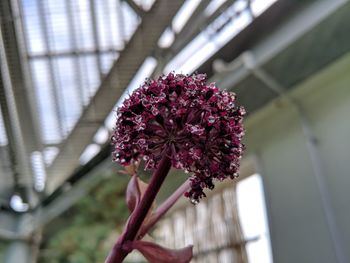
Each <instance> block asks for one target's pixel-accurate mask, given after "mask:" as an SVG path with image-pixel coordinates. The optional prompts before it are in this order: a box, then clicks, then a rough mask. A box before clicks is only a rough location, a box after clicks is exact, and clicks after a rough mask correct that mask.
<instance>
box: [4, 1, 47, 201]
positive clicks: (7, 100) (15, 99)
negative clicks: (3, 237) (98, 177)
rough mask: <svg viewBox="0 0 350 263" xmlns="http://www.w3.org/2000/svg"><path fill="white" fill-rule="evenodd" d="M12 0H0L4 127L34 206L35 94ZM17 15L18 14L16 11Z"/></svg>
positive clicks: (20, 186)
mask: <svg viewBox="0 0 350 263" xmlns="http://www.w3.org/2000/svg"><path fill="white" fill-rule="evenodd" d="M14 8H15V7H14V6H11V4H10V2H7V1H1V2H0V16H1V19H0V23H1V24H0V62H1V71H0V93H1V98H2V99H3V101H2V102H1V108H2V113H3V117H4V122H5V129H6V133H7V137H8V141H9V155H10V162H11V165H12V170H13V174H14V179H15V183H16V188H17V191H19V192H20V194H21V197H22V199H24V200H25V202H28V203H29V206H31V207H33V206H35V205H36V203H37V198H36V195H35V193H34V190H33V187H34V183H33V174H32V169H31V162H30V158H29V156H30V153H31V152H32V151H34V150H38V149H40V144H39V142H38V140H37V139H38V137H37V136H38V135H37V129H36V128H37V127H35V126H34V125H35V124H36V120H35V114H34V112H33V106H34V105H33V101H32V99H33V97H32V95H33V94H29V93H30V92H31V89H30V86H29V85H27V84H28V82H27V81H28V80H27V79H25V78H26V76H25V74H24V73H25V72H26V71H25V69H24V67H25V63H26V61H23V60H22V56H21V52H20V51H19V49H20V47H21V45H20V42H18V39H17V35H16V29H15V27H16V26H15V21H14V18H16V19H17V18H18V17H17V16H15V15H16V13H15V12H16V9H14ZM17 15H18V14H17Z"/></svg>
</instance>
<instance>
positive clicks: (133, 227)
mask: <svg viewBox="0 0 350 263" xmlns="http://www.w3.org/2000/svg"><path fill="white" fill-rule="evenodd" d="M169 156H170V152H169V151H167V152H166V153H164V155H163V158H162V160H161V161H160V163H159V165H158V168H157V170H156V171H155V172H154V174H153V175H152V178H151V180H150V182H149V185H148V187H147V189H146V191H145V194H144V196H143V197H142V199H141V201H140V203H139V204H138V205H137V206H136V208H135V210H134V212H133V213H132V214H131V216H130V219H129V221H128V223H127V226H126V230H125V232H124V233H123V235H122V236H121V237H120V238H119V239H118V241H117V243H116V244H115V245H114V246H113V248H112V251H111V253H110V254H109V256H108V258H107V259H106V261H105V263H121V262H122V261H123V260H124V258H125V257H126V256H127V255H128V254H129V252H130V251H129V250H127V249H126V248H125V244H126V243H127V242H128V241H133V240H135V238H136V235H137V233H138V231H139V229H140V227H141V225H142V223H143V221H144V219H145V217H146V216H147V214H148V211H149V209H150V208H151V206H152V204H153V201H154V199H155V198H156V195H157V193H158V192H159V189H160V187H161V185H162V184H163V182H164V179H165V177H166V176H167V174H168V172H169V170H170V168H171V159H170V157H169Z"/></svg>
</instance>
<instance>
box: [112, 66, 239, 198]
mask: <svg viewBox="0 0 350 263" xmlns="http://www.w3.org/2000/svg"><path fill="white" fill-rule="evenodd" d="M244 114H245V110H244V108H243V107H237V106H236V103H235V94H234V93H231V92H227V91H220V90H219V89H218V88H217V87H216V86H215V85H214V84H210V85H208V84H206V75H204V74H194V75H191V76H185V75H181V74H177V75H176V74H173V73H170V74H168V75H167V76H162V77H160V78H159V79H158V80H147V81H146V82H145V83H144V84H143V85H142V86H141V87H139V88H138V89H136V90H135V91H134V92H133V93H132V94H131V96H130V97H129V98H128V99H126V100H125V101H124V103H123V105H122V106H121V107H120V108H119V109H118V119H117V123H116V128H115V130H114V134H113V136H112V144H113V145H114V147H115V149H114V152H113V158H114V160H115V161H116V162H118V163H120V164H121V165H129V164H130V163H131V162H133V161H137V160H139V159H141V158H143V159H144V160H145V162H146V166H145V168H146V169H148V170H153V169H155V168H157V165H158V164H159V162H160V160H161V158H162V156H163V155H164V154H166V153H168V154H169V152H170V154H171V156H170V157H171V160H172V166H173V167H175V168H178V169H183V170H185V172H191V173H193V176H192V177H191V183H190V185H191V189H190V190H189V191H188V192H187V193H186V194H185V195H186V196H187V197H189V198H190V199H191V200H192V201H194V202H198V200H199V199H200V198H201V197H203V196H205V194H204V192H203V189H204V188H210V189H212V188H214V181H215V180H220V181H222V180H224V179H226V178H227V177H230V178H234V177H236V176H237V171H238V168H239V161H240V158H241V155H242V151H243V148H244V146H243V144H242V142H241V139H242V136H243V135H244V129H243V125H242V120H243V116H244ZM169 149H170V150H169Z"/></svg>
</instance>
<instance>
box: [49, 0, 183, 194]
mask: <svg viewBox="0 0 350 263" xmlns="http://www.w3.org/2000/svg"><path fill="white" fill-rule="evenodd" d="M183 2H184V1H182V0H176V1H159V0H158V1H156V2H155V3H154V5H153V6H152V8H151V9H150V10H149V11H148V12H147V13H146V14H145V15H144V17H143V19H142V23H141V25H140V26H139V27H138V29H137V30H136V32H135V33H134V35H133V37H132V38H131V39H130V41H129V43H128V44H127V45H126V47H125V50H124V51H123V52H121V54H120V57H119V59H118V60H117V61H116V62H115V64H114V65H113V67H112V69H111V71H110V72H109V74H107V75H106V77H105V78H104V79H103V81H102V83H101V85H100V87H99V89H98V91H97V93H96V95H95V97H94V98H92V100H91V102H90V104H89V106H88V107H87V108H86V109H85V111H84V112H83V114H82V116H81V117H80V119H79V121H78V123H77V124H76V126H75V127H74V129H73V131H72V132H71V134H70V135H69V136H68V138H67V139H66V141H65V142H64V143H63V145H62V147H61V149H60V153H59V155H58V156H57V158H56V160H55V161H54V162H53V163H52V165H51V167H49V168H48V174H49V176H50V177H49V179H48V189H47V191H48V193H51V192H52V191H54V190H55V189H56V188H57V187H58V186H59V185H60V184H62V183H63V182H64V181H65V180H66V179H67V178H68V177H69V176H70V175H71V173H72V172H73V171H74V169H75V168H76V167H77V166H78V165H79V161H78V160H79V156H80V155H81V153H82V152H83V150H84V148H85V147H86V146H87V145H88V144H89V143H90V142H91V140H92V138H93V136H94V134H95V133H96V131H97V130H98V128H99V127H100V126H101V125H102V124H103V121H104V119H105V118H106V116H107V115H108V114H109V113H110V112H111V110H112V109H113V107H114V105H115V104H116V102H117V101H118V98H120V96H121V95H122V93H123V92H124V90H125V88H126V87H127V86H128V84H129V83H130V82H131V80H132V79H133V77H134V75H135V74H136V72H137V70H138V69H139V67H140V66H141V65H142V63H143V62H144V60H145V59H146V58H147V57H148V56H150V55H152V52H153V50H154V49H155V47H156V45H157V42H158V39H159V37H160V36H161V34H162V33H163V31H164V30H165V29H166V27H167V26H168V25H169V24H170V23H171V20H172V18H173V17H174V15H175V14H176V12H177V11H178V9H179V8H180V7H181V5H182V4H183ZM82 134H83V135H84V136H82Z"/></svg>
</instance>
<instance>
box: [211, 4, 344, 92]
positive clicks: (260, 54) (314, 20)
mask: <svg viewBox="0 0 350 263" xmlns="http://www.w3.org/2000/svg"><path fill="white" fill-rule="evenodd" d="M345 3H347V0H335V1H327V0H322V1H312V2H311V3H310V4H308V5H307V6H306V7H304V8H303V9H301V10H299V11H298V12H297V13H296V14H294V15H293V16H292V17H291V18H290V19H289V20H288V21H286V22H285V23H284V24H283V26H279V27H278V29H277V30H275V31H274V32H273V33H272V34H270V35H269V37H265V39H264V40H262V41H260V42H258V44H256V45H255V46H252V47H251V48H250V52H251V54H253V55H254V56H255V63H256V66H262V65H264V64H265V63H267V62H268V61H269V60H270V59H272V58H273V57H275V56H276V55H277V54H279V53H280V52H282V51H283V50H284V49H286V48H287V47H288V46H289V45H291V44H292V43H294V42H295V41H296V40H297V39H299V38H300V37H302V35H304V34H305V33H306V32H308V31H310V30H311V29H312V28H314V27H315V26H316V25H317V24H319V23H320V22H321V21H322V20H324V19H326V18H327V17H329V16H330V15H331V14H333V13H334V12H335V11H336V10H337V9H338V8H340V7H341V6H343V5H344V4H345ZM286 32H288V34H287V35H286ZM244 56H245V54H244V53H243V54H241V55H240V56H239V57H237V58H236V59H235V60H233V61H232V62H230V63H226V62H224V61H223V60H216V61H214V63H213V65H212V67H213V71H214V73H215V74H214V75H213V76H212V77H211V78H210V80H209V81H216V83H217V85H218V86H220V87H221V88H223V89H230V88H232V87H233V86H235V85H236V84H237V83H239V82H240V81H242V80H243V79H244V78H246V77H247V76H248V75H249V74H251V71H250V70H249V66H248V67H245V66H244V63H245V62H244V60H245V58H244ZM232 72H235V74H232Z"/></svg>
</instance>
